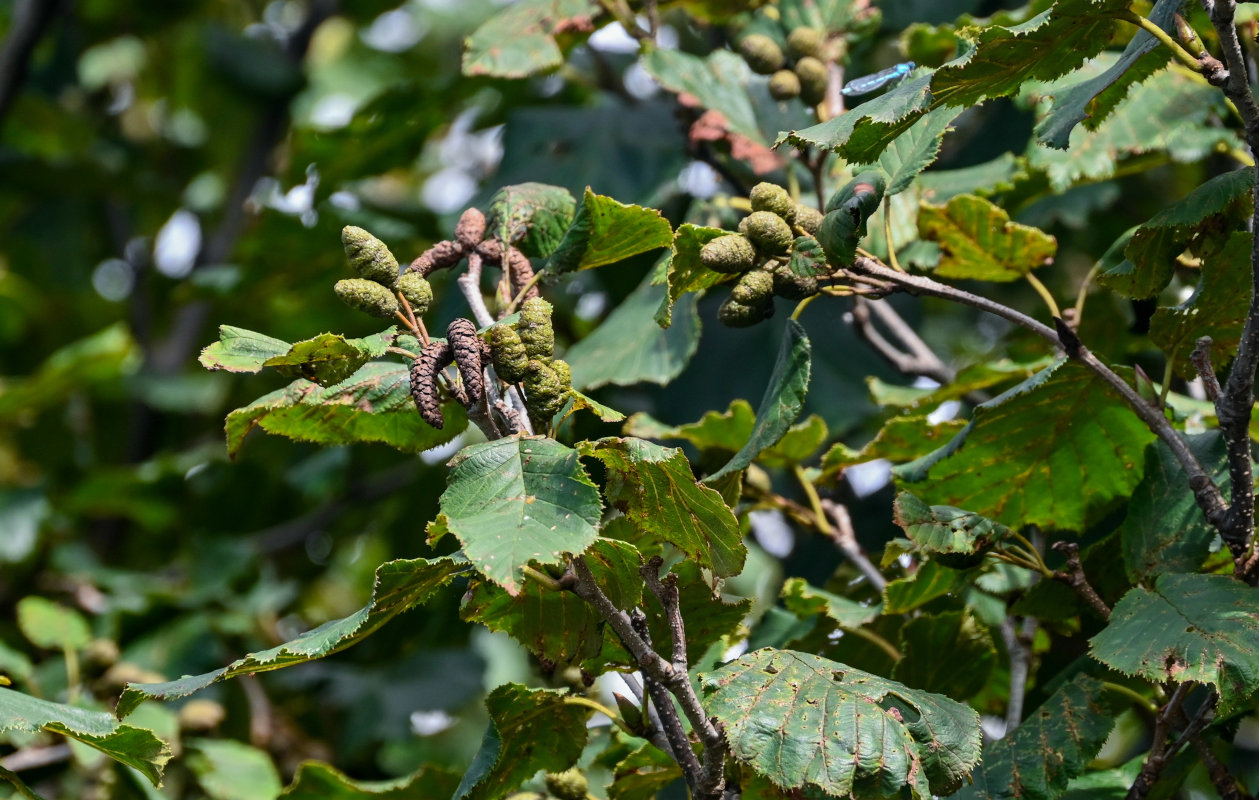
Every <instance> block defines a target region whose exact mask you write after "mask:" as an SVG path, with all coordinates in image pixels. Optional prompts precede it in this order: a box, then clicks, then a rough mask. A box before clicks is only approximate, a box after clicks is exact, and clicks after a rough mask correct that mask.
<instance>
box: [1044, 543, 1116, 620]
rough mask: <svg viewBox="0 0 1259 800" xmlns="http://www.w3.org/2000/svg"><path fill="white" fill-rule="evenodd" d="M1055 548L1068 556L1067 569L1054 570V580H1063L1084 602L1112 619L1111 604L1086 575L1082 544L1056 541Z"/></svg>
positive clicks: (1106, 617)
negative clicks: (1108, 603) (1081, 555)
mask: <svg viewBox="0 0 1259 800" xmlns="http://www.w3.org/2000/svg"><path fill="white" fill-rule="evenodd" d="M1054 549H1055V550H1057V551H1058V552H1059V553H1063V554H1064V555H1066V557H1067V569H1066V571H1065V572H1064V571H1061V570H1059V571H1057V572H1054V574H1053V575H1054V580H1058V581H1062V582H1063V583H1065V584H1066V585H1068V586H1070V587H1071V588H1072V589H1074V590H1075V592H1076V594H1078V595H1080V597H1082V598H1084V602H1086V603H1088V604H1089V607H1090V608H1092V609H1093V610H1094V611H1096V612H1097V615H1098V616H1100V617H1101V618H1102V619H1104V620H1107V621H1109V620H1110V606H1108V605H1106V602H1105V601H1104V600H1102V598H1101V596H1100V595H1098V594H1097V590H1096V589H1094V588H1093V586H1092V584H1090V583H1089V581H1088V578H1087V577H1086V576H1085V575H1084V565H1083V564H1082V563H1081V562H1080V546H1079V545H1078V544H1076V543H1075V542H1056V543H1055V544H1054Z"/></svg>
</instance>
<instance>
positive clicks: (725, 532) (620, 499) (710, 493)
mask: <svg viewBox="0 0 1259 800" xmlns="http://www.w3.org/2000/svg"><path fill="white" fill-rule="evenodd" d="M582 454H583V455H587V456H593V457H595V458H597V459H599V460H600V461H602V462H603V463H604V465H605V466H606V467H607V472H608V478H607V486H606V488H605V489H604V492H605V494H606V495H607V498H608V503H609V504H611V505H613V506H615V507H616V508H618V509H620V510H621V511H622V512H624V514H625V516H626V517H627V518H629V520H630V522H631V523H632V524H633V525H634V527H635V528H636V529H637V530H639V531H640V532H642V533H643V534H645V535H647V536H649V537H652V538H653V539H656V540H658V541H665V542H669V543H670V544H672V545H674V546H675V547H677V548H678V549H679V550H681V551H682V552H684V553H686V554H687V556H688V557H690V558H691V559H693V560H695V561H696V563H698V564H699V565H700V566H702V567H705V568H707V569H711V570H712V571H713V574H714V575H716V576H717V577H728V576H730V575H737V574H739V572H740V571H741V570H742V569H743V561H744V559H745V558H746V557H747V548H745V547H744V546H743V536H742V534H741V533H740V531H739V523H738V520H736V519H735V517H734V513H733V512H732V511H731V510H730V509H729V508H728V507H727V506H726V503H725V501H724V500H722V499H721V495H720V494H718V493H717V492H716V491H714V490H713V489H710V488H708V487H707V486H703V485H701V484H699V483H696V481H695V476H694V475H692V474H691V465H690V463H689V462H688V461H687V460H686V456H685V455H683V453H682V451H681V450H679V449H677V448H667V447H661V446H660V445H656V444H652V443H651V442H646V441H643V440H642V439H618V438H608V439H600V440H598V441H597V442H593V443H587V444H586V445H585V446H584V447H583V449H582Z"/></svg>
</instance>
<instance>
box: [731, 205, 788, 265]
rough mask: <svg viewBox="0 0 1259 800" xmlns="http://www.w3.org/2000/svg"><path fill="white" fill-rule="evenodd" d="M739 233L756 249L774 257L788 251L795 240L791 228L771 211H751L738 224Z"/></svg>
mask: <svg viewBox="0 0 1259 800" xmlns="http://www.w3.org/2000/svg"><path fill="white" fill-rule="evenodd" d="M739 232H740V233H742V234H743V235H744V236H747V237H748V238H749V239H751V240H752V244H754V245H756V249H758V250H760V251H761V252H762V253H767V254H769V255H775V256H776V255H782V254H783V253H786V252H787V251H788V250H790V249H791V245H792V243H794V242H795V240H796V236H795V234H794V233H792V232H791V226H790V225H788V224H787V222H786V220H784V219H783V218H782V217H780V216H778V215H777V214H775V213H773V212H772V211H753V212H752V213H751V214H749V215H748V216H747V217H745V218H744V219H743V221H742V222H740V223H739Z"/></svg>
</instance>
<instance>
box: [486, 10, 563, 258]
mask: <svg viewBox="0 0 1259 800" xmlns="http://www.w3.org/2000/svg"><path fill="white" fill-rule="evenodd" d="M556 1H557V2H576V0H556ZM508 13H510V12H508ZM503 16H507V14H504V15H503ZM576 210H577V201H576V200H574V199H573V196H572V195H571V194H569V192H568V190H567V189H565V188H564V187H563V186H551V185H550V184H546V183H517V184H514V185H512V186H504V187H503V188H501V189H499V190H498V191H497V192H495V193H494V196H493V197H492V198H490V205H489V210H487V211H486V213H485V217H486V219H485V234H486V236H488V237H490V238H496V239H501V240H502V241H505V242H511V243H512V244H513V245H515V246H516V247H519V248H520V250H521V252H523V253H524V254H525V255H527V256H532V257H545V256H549V255H551V253H553V252H554V251H555V248H557V247H559V245H560V242H561V241H563V240H564V234H565V232H566V231H567V230H568V226H570V225H572V224H573V216H574V214H575V213H576Z"/></svg>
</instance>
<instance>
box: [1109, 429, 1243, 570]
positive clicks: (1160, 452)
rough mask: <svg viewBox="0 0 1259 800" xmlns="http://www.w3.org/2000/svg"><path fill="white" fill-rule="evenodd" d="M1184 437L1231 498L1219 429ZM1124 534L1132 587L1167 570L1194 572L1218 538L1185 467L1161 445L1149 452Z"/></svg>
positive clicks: (1146, 453) (1129, 507) (1151, 446)
mask: <svg viewBox="0 0 1259 800" xmlns="http://www.w3.org/2000/svg"><path fill="white" fill-rule="evenodd" d="M1184 439H1185V443H1186V444H1187V445H1189V449H1190V450H1192V451H1193V453H1194V455H1195V456H1197V457H1198V461H1199V463H1201V464H1202V466H1203V468H1205V469H1206V471H1207V474H1209V475H1211V477H1213V478H1214V479H1215V484H1216V485H1217V486H1219V487H1220V491H1222V492H1224V494H1225V496H1227V495H1228V492H1229V486H1230V485H1231V482H1230V481H1229V475H1228V455H1227V452H1226V449H1225V446H1224V439H1223V437H1222V436H1221V435H1220V433H1219V431H1209V432H1207V433H1204V434H1202V435H1200V436H1185V437H1184ZM1120 534H1121V536H1122V543H1123V559H1124V568H1125V571H1126V572H1127V573H1128V577H1129V578H1130V579H1131V580H1132V582H1133V583H1139V582H1143V581H1144V580H1145V579H1146V578H1149V577H1153V576H1155V575H1159V574H1161V573H1164V572H1193V571H1194V570H1196V569H1198V567H1200V566H1201V565H1202V562H1203V561H1204V560H1205V559H1206V557H1207V553H1208V551H1209V550H1210V547H1211V542H1213V541H1214V540H1215V537H1216V531H1215V527H1214V526H1213V525H1211V523H1209V522H1207V521H1206V518H1204V517H1203V516H1202V511H1201V509H1199V508H1198V503H1197V502H1196V501H1195V500H1194V498H1193V492H1192V491H1191V490H1190V488H1189V479H1188V478H1187V477H1186V476H1185V468H1184V467H1183V466H1181V463H1180V461H1179V460H1178V459H1177V458H1176V457H1175V456H1174V455H1172V451H1171V449H1170V448H1168V447H1167V445H1165V444H1164V443H1163V442H1161V441H1158V442H1155V443H1154V444H1152V445H1150V447H1149V448H1148V449H1147V450H1146V451H1145V477H1144V478H1142V479H1141V483H1140V484H1138V485H1137V488H1136V489H1135V490H1134V491H1133V492H1132V499H1131V500H1130V501H1129V502H1128V514H1127V516H1125V517H1124V521H1123V524H1122V525H1121V526H1120Z"/></svg>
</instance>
